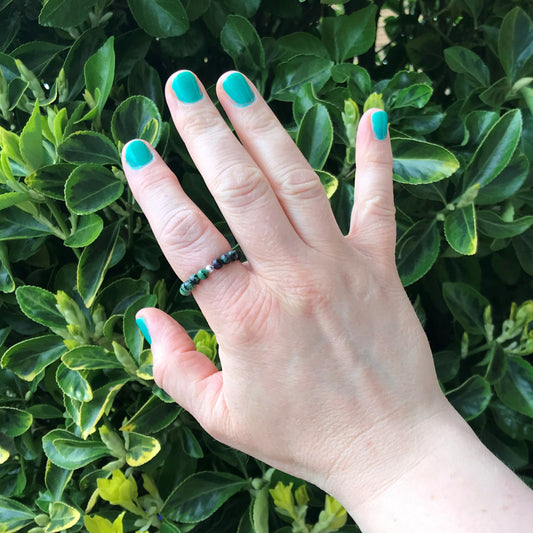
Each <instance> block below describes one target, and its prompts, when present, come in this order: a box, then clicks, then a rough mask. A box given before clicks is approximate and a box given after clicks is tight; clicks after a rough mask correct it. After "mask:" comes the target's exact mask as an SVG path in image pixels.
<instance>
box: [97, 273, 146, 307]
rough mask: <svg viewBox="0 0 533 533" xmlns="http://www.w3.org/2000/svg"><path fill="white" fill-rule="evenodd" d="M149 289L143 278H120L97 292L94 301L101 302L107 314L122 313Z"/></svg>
mask: <svg viewBox="0 0 533 533" xmlns="http://www.w3.org/2000/svg"><path fill="white" fill-rule="evenodd" d="M149 291H150V286H149V284H148V282H147V281H146V280H144V279H137V280H135V279H131V278H126V277H124V278H121V279H117V280H115V281H113V283H110V284H109V285H108V286H107V287H106V288H105V289H103V290H102V291H101V292H100V293H99V294H98V298H97V300H96V302H95V303H97V304H102V305H103V306H104V307H105V309H106V312H107V315H108V316H111V315H122V314H124V312H125V311H126V309H127V308H128V307H129V306H130V305H131V304H132V303H133V302H135V300H138V299H139V298H140V297H141V296H145V295H146V294H148V292H149Z"/></svg>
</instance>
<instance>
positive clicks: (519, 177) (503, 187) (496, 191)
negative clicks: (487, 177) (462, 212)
mask: <svg viewBox="0 0 533 533" xmlns="http://www.w3.org/2000/svg"><path fill="white" fill-rule="evenodd" d="M528 174H529V161H528V159H527V157H526V156H525V155H524V154H523V153H522V152H518V151H517V152H515V155H514V156H513V158H512V159H511V162H510V163H509V164H508V165H507V166H506V167H505V168H504V169H503V170H502V171H501V172H500V173H499V174H498V176H497V177H496V178H494V179H493V180H492V181H491V182H490V183H489V184H488V185H485V187H483V188H482V189H480V190H479V191H478V194H477V196H476V199H475V203H476V204H477V205H491V204H496V203H498V202H502V201H503V200H507V199H508V198H510V197H511V196H513V194H514V193H515V192H517V191H518V190H519V189H520V187H522V185H523V184H524V183H525V181H526V179H527V176H528Z"/></svg>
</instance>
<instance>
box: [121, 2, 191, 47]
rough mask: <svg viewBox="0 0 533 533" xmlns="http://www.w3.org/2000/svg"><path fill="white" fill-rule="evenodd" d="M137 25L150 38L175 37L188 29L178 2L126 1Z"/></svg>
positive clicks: (182, 9)
mask: <svg viewBox="0 0 533 533" xmlns="http://www.w3.org/2000/svg"><path fill="white" fill-rule="evenodd" d="M128 5H129V7H130V10H131V13H132V15H133V17H134V18H135V20H136V22H137V24H138V25H139V26H140V27H141V28H142V29H143V30H144V31H145V32H146V33H148V35H151V36H152V37H159V38H163V37H176V36H178V35H183V34H184V33H185V32H186V31H187V30H188V29H189V19H188V17H187V12H186V11H185V8H184V7H183V4H182V3H181V2H180V0H128Z"/></svg>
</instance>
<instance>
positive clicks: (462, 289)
mask: <svg viewBox="0 0 533 533" xmlns="http://www.w3.org/2000/svg"><path fill="white" fill-rule="evenodd" d="M442 295H443V297H444V301H445V302H446V305H447V306H448V309H449V310H450V311H451V313H452V315H453V317H454V318H455V319H456V320H457V321H458V322H459V324H461V326H462V327H463V328H464V330H465V331H466V332H467V333H471V334H473V335H483V334H484V333H485V320H484V313H485V309H486V308H487V307H488V306H489V305H490V302H489V301H488V300H487V299H486V298H485V297H484V296H482V295H481V294H479V292H478V291H476V290H475V289H474V288H473V287H471V286H470V285H467V284H466V283H451V282H446V283H444V284H443V286H442Z"/></svg>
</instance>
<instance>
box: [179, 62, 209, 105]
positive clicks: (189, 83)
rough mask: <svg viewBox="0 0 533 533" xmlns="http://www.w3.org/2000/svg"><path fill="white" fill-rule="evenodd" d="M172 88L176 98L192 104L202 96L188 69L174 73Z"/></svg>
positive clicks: (194, 78)
mask: <svg viewBox="0 0 533 533" xmlns="http://www.w3.org/2000/svg"><path fill="white" fill-rule="evenodd" d="M172 90H173V91H174V94H175V95H176V96H177V97H178V100H180V101H181V102H184V103H186V104H194V103H195V102H198V100H201V99H202V96H203V94H202V92H201V91H200V87H198V82H197V81H196V77H195V76H194V74H193V73H192V72H189V71H188V70H183V71H182V72H180V73H179V74H177V75H176V77H175V78H174V80H173V81H172Z"/></svg>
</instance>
